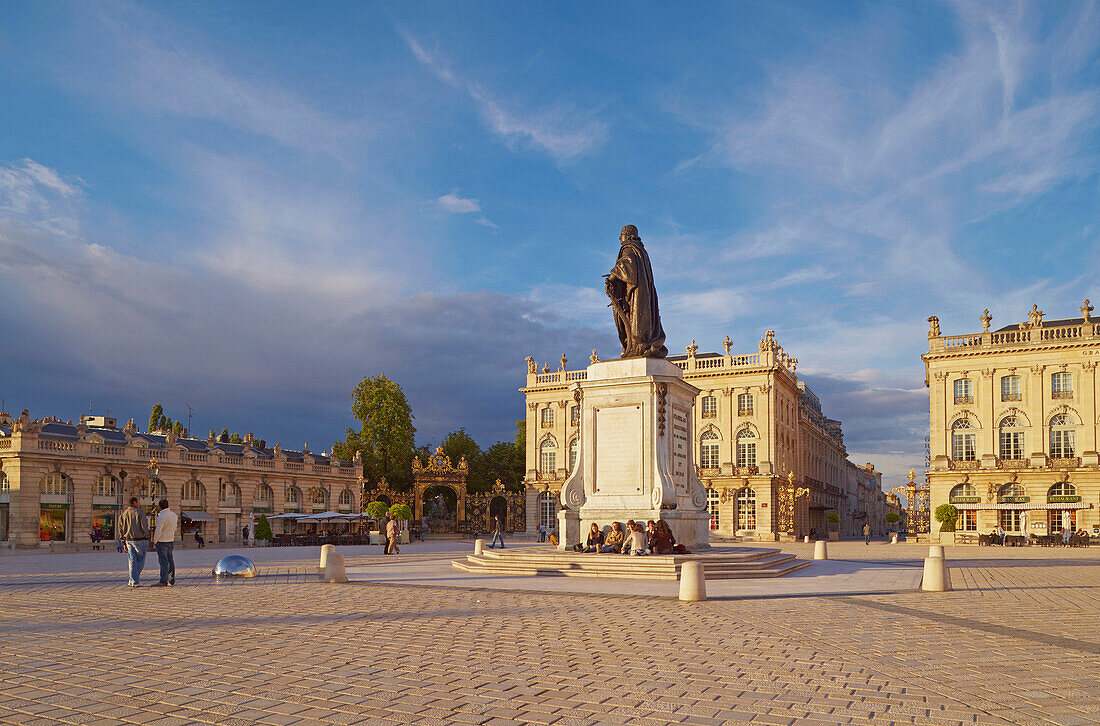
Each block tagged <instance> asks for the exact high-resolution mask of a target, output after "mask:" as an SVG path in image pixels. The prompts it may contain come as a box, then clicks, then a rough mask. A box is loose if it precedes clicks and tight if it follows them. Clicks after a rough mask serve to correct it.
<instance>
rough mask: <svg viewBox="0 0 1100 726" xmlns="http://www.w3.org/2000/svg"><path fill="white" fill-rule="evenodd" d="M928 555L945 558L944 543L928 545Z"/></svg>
mask: <svg viewBox="0 0 1100 726" xmlns="http://www.w3.org/2000/svg"><path fill="white" fill-rule="evenodd" d="M928 556H929V557H939V558H940V559H941V560H942V559H943V545H928Z"/></svg>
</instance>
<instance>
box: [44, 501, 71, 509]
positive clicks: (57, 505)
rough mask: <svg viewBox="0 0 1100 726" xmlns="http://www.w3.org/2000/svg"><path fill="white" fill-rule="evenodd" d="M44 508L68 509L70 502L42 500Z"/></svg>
mask: <svg viewBox="0 0 1100 726" xmlns="http://www.w3.org/2000/svg"><path fill="white" fill-rule="evenodd" d="M42 508H43V509H68V508H69V505H68V503H64V504H63V503H61V502H42Z"/></svg>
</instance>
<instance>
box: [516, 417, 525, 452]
mask: <svg viewBox="0 0 1100 726" xmlns="http://www.w3.org/2000/svg"><path fill="white" fill-rule="evenodd" d="M515 442H516V449H518V450H519V453H520V454H526V452H527V419H523V420H522V421H516V438H515Z"/></svg>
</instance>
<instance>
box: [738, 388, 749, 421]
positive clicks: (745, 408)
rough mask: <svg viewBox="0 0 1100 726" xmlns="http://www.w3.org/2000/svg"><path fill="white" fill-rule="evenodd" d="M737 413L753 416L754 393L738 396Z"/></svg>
mask: <svg viewBox="0 0 1100 726" xmlns="http://www.w3.org/2000/svg"><path fill="white" fill-rule="evenodd" d="M737 415H738V416H752V394H751V393H742V394H741V395H740V396H738V397H737Z"/></svg>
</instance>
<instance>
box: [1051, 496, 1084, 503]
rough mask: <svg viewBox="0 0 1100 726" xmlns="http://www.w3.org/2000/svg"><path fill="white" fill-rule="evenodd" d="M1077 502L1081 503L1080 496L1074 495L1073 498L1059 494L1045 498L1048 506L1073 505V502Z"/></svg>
mask: <svg viewBox="0 0 1100 726" xmlns="http://www.w3.org/2000/svg"><path fill="white" fill-rule="evenodd" d="M1079 501H1081V495H1080V494H1075V495H1073V496H1069V495H1067V494H1059V495H1054V496H1048V497H1047V503H1049V504H1073V503H1074V502H1079Z"/></svg>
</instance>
